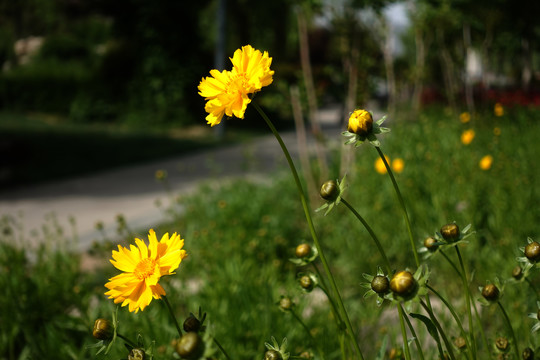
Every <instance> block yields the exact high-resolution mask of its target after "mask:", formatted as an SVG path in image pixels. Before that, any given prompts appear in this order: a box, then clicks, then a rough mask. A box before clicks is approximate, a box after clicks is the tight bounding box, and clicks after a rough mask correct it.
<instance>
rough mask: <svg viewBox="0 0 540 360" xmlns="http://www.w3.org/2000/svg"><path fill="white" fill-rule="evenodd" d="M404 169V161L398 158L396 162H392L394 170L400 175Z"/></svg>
mask: <svg viewBox="0 0 540 360" xmlns="http://www.w3.org/2000/svg"><path fill="white" fill-rule="evenodd" d="M383 166H384V164H383ZM404 167H405V162H404V161H403V159H401V158H396V159H394V161H392V170H394V171H395V172H397V173H398V174H399V173H400V172H402V171H403V168H404Z"/></svg>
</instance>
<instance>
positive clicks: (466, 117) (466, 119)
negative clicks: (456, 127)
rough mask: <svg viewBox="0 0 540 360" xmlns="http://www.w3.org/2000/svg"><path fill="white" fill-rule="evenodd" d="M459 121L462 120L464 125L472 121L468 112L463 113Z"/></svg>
mask: <svg viewBox="0 0 540 360" xmlns="http://www.w3.org/2000/svg"><path fill="white" fill-rule="evenodd" d="M459 120H460V121H461V122H462V123H463V124H466V123H468V122H469V121H471V114H469V113H468V112H464V113H461V115H459Z"/></svg>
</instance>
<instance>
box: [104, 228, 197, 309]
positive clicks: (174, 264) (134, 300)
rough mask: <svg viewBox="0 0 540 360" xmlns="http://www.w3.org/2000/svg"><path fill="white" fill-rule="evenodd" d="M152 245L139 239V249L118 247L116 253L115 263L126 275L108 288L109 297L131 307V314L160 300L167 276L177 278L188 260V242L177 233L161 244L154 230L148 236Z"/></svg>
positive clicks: (108, 284) (118, 276) (109, 284)
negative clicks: (184, 260) (186, 259)
mask: <svg viewBox="0 0 540 360" xmlns="http://www.w3.org/2000/svg"><path fill="white" fill-rule="evenodd" d="M148 240H149V244H148V246H146V244H145V243H144V241H143V240H141V239H135V243H136V245H137V246H134V245H130V248H129V249H128V248H125V247H123V246H122V245H118V251H116V250H113V252H112V258H113V259H112V260H110V261H111V263H112V264H113V265H114V266H115V267H116V268H117V269H119V270H121V271H123V273H122V274H120V275H117V276H115V277H113V278H111V279H109V282H108V283H107V284H105V287H106V288H107V289H109V291H107V292H106V293H105V295H108V296H109V299H114V303H115V304H118V303H122V306H126V305H129V311H131V312H133V311H134V312H138V311H139V310H141V311H143V310H144V308H145V307H146V306H148V305H149V304H150V302H151V301H152V299H160V298H161V296H162V295H165V290H164V289H163V287H161V285H159V283H158V282H159V279H160V278H161V277H162V276H164V275H172V274H174V270H176V269H177V268H178V266H180V262H181V261H182V259H184V258H185V257H186V256H187V253H186V251H185V250H182V247H183V246H184V240H183V239H181V238H180V235H177V234H176V233H174V234H173V235H172V236H171V237H170V238H169V234H168V233H167V234H165V235H163V237H162V238H161V240H160V241H159V242H158V241H157V238H156V233H155V232H154V230H150V231H149V234H148Z"/></svg>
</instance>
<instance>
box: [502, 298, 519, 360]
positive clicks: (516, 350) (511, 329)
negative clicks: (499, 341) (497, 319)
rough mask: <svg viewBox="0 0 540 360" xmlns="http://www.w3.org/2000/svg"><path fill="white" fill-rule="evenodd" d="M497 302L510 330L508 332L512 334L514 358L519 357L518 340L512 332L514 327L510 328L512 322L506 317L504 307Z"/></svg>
mask: <svg viewBox="0 0 540 360" xmlns="http://www.w3.org/2000/svg"><path fill="white" fill-rule="evenodd" d="M497 304H498V305H499V309H501V312H502V313H503V316H504V319H505V320H506V325H507V326H508V331H510V334H511V335H512V340H513V341H514V351H515V352H516V359H519V349H518V342H517V338H516V334H515V333H514V329H513V328H512V323H511V322H510V318H509V317H508V314H507V313H506V311H505V310H504V307H503V306H502V304H501V302H500V301H497Z"/></svg>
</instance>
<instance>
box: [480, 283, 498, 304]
mask: <svg viewBox="0 0 540 360" xmlns="http://www.w3.org/2000/svg"><path fill="white" fill-rule="evenodd" d="M482 296H483V297H484V298H485V299H486V300H488V301H497V300H498V299H499V289H498V288H497V287H496V286H495V285H493V284H487V285H486V286H484V288H483V289H482Z"/></svg>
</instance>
